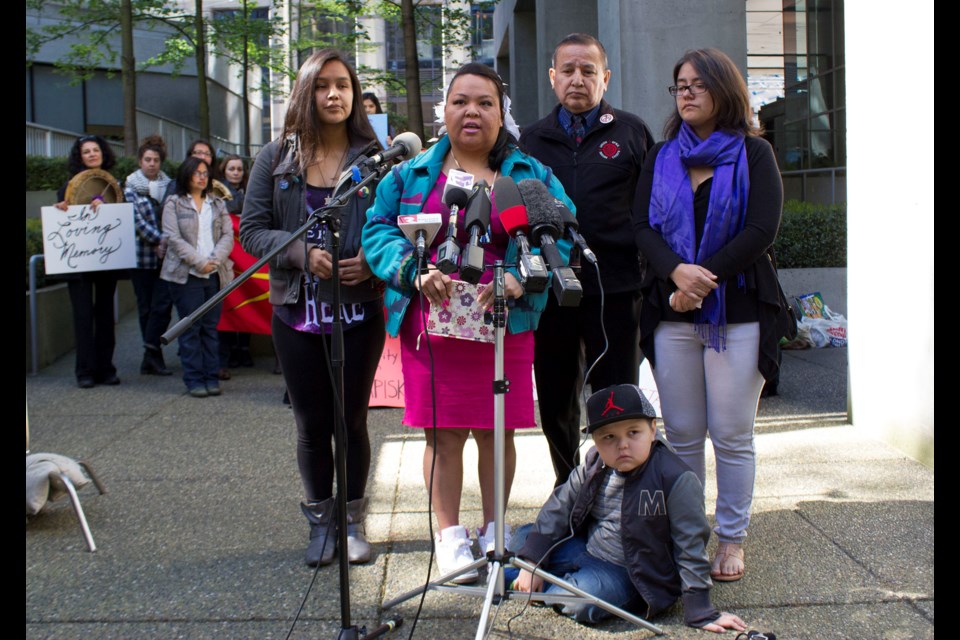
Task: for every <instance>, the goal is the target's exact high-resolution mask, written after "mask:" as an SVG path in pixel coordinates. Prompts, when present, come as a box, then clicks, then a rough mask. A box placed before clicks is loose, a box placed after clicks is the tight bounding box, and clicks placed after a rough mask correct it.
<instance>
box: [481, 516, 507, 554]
mask: <svg viewBox="0 0 960 640" xmlns="http://www.w3.org/2000/svg"><path fill="white" fill-rule="evenodd" d="M485 531H489V532H490V533H489V535H487V533H485ZM511 535H512V533H511V530H510V525H508V524H507V523H503V548H504V550H506V548H507V545H509V544H510V537H511ZM496 542H497V535H496V527H495V525H494V523H493V522H488V523H487V526H486V528H485V529H479V528H478V529H477V543H478V544H479V545H480V553H483V554H487V553H490V552H491V551H493V548H494V547H495V546H496Z"/></svg>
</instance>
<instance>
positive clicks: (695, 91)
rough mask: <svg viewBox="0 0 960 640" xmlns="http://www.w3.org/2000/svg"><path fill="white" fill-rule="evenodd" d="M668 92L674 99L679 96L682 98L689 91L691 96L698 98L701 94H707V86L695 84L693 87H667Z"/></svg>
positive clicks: (700, 83) (699, 83)
mask: <svg viewBox="0 0 960 640" xmlns="http://www.w3.org/2000/svg"><path fill="white" fill-rule="evenodd" d="M667 91H669V92H670V95H672V96H673V97H674V98H676V97H677V96H682V95H683V93H684V92H685V91H689V92H690V94H691V95H694V96H698V95H700V94H701V93H706V92H707V85H705V84H703V83H702V82H695V83H694V84H691V85H679V86H673V87H667Z"/></svg>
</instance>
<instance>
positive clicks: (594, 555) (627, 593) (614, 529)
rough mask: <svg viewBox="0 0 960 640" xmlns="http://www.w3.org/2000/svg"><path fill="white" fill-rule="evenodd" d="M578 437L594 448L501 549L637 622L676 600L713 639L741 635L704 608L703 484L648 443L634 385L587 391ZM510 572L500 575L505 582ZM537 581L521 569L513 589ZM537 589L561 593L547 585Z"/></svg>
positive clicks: (594, 612)
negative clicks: (583, 425)
mask: <svg viewBox="0 0 960 640" xmlns="http://www.w3.org/2000/svg"><path fill="white" fill-rule="evenodd" d="M585 431H586V432H587V433H589V434H590V435H591V436H592V437H593V443H594V447H593V448H592V449H591V450H590V452H589V453H587V456H586V459H585V462H584V463H583V464H581V465H580V466H579V467H577V468H576V469H574V470H573V472H571V474H570V477H569V478H568V480H567V482H566V483H565V484H563V485H561V486H560V487H557V489H555V490H554V492H553V495H552V496H551V497H550V498H549V499H548V500H547V502H546V504H544V505H543V508H542V509H541V510H540V515H539V516H537V521H536V523H534V524H533V525H527V526H525V527H521V528H520V529H519V530H518V531H517V533H516V534H515V535H514V536H513V540H511V544H510V547H511V550H514V551H516V550H517V549H519V550H518V551H516V555H517V556H519V557H521V558H524V559H526V560H528V561H529V562H531V563H537V562H540V563H542V567H543V569H545V570H546V571H549V572H550V573H552V574H554V575H556V576H558V577H562V578H563V579H564V580H566V581H568V582H570V583H572V584H573V585H575V586H577V587H578V588H580V589H582V590H584V591H586V592H587V593H589V594H591V595H593V596H596V597H597V598H600V599H601V600H605V601H606V602H608V603H610V604H612V605H614V606H617V607H620V608H622V609H626V610H628V611H632V612H636V613H638V614H639V615H642V616H644V617H646V618H650V617H651V616H654V615H656V614H657V613H659V612H661V611H663V610H664V609H666V608H668V607H670V606H671V605H672V604H673V603H674V602H676V600H677V598H682V599H683V618H684V622H685V623H686V624H688V625H690V626H693V627H699V628H701V629H706V630H708V631H715V632H718V633H719V632H723V631H724V630H725V629H733V630H737V631H744V630H746V626H745V625H744V622H743V620H741V619H740V618H738V617H737V616H735V615H733V614H731V613H721V612H719V611H717V610H716V609H715V608H714V607H713V605H712V604H711V602H710V587H711V586H712V583H711V581H710V562H709V560H708V559H707V549H706V546H707V540H708V539H709V536H710V527H709V524H708V523H707V517H706V513H705V512H704V506H703V502H704V500H703V487H702V486H701V485H700V481H699V480H698V479H697V476H696V474H695V473H694V472H693V471H691V470H690V468H689V467H687V466H686V465H685V464H684V463H683V462H681V461H680V459H679V458H678V457H677V456H676V454H675V453H674V452H673V451H672V450H671V449H670V448H669V447H668V446H667V444H666V443H665V442H664V441H662V440H660V439H658V438H657V424H656V412H655V411H654V409H653V406H652V405H651V404H650V402H649V401H648V400H647V399H646V397H644V395H643V392H642V391H640V389H639V387H637V386H635V385H630V384H621V385H614V386H612V387H608V388H606V389H603V390H602V391H598V392H596V393H594V394H593V395H591V396H590V398H589V399H588V400H587V426H586V428H585ZM558 543H559V546H558ZM555 546H556V547H557V548H556V549H554V547H555ZM551 550H552V553H551ZM548 554H549V555H548ZM516 571H517V570H516V569H508V571H507V573H506V574H505V575H506V577H507V579H508V580H509V579H512V577H513V575H516ZM543 583H544V580H543V579H542V578H541V577H540V576H539V575H536V574H531V573H529V572H527V571H521V572H520V574H519V576H518V577H517V578H516V581H515V582H514V583H513V588H514V589H516V590H518V591H531V590H533V591H540V590H541V589H543V586H544V584H543ZM544 593H556V594H567V592H566V591H565V590H564V589H562V588H560V587H557V586H556V585H553V584H548V585H547V587H546V589H545V590H544ZM556 608H557V609H558V610H560V611H561V612H562V613H563V614H565V615H568V616H570V617H572V618H574V619H575V620H577V621H578V622H587V623H594V622H598V621H599V620H601V619H603V618H605V617H607V616H609V615H610V614H609V613H608V612H607V611H605V610H604V609H602V608H600V607H598V606H597V605H594V604H591V603H589V602H582V603H577V604H566V605H559V604H558V605H556Z"/></svg>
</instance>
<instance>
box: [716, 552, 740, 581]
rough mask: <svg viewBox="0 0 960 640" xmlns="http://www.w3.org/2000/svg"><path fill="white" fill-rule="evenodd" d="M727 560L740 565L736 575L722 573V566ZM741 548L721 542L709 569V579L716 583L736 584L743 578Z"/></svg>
mask: <svg viewBox="0 0 960 640" xmlns="http://www.w3.org/2000/svg"><path fill="white" fill-rule="evenodd" d="M728 560H736V561H739V563H740V571H739V572H737V573H723V569H722V567H723V565H724V564H725V563H726V562H727V561H728ZM743 572H744V565H743V547H742V546H740V545H739V544H737V543H735V542H721V543H720V544H718V545H717V555H716V556H714V558H713V566H712V567H711V569H710V577H711V578H713V579H714V580H716V581H717V582H736V581H737V580H739V579H740V578H742V577H743Z"/></svg>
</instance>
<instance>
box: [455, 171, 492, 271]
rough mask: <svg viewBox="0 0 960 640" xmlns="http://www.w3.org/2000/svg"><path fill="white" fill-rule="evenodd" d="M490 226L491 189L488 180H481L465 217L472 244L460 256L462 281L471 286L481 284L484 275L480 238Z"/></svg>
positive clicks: (465, 226)
mask: <svg viewBox="0 0 960 640" xmlns="http://www.w3.org/2000/svg"><path fill="white" fill-rule="evenodd" d="M489 226H490V189H489V187H488V186H487V181H486V180H481V181H480V182H478V183H477V186H476V187H475V188H474V192H473V196H471V198H470V202H468V203H467V209H466V212H465V213H464V215H463V227H464V229H466V230H467V231H469V232H470V242H469V243H468V244H467V246H465V247H464V248H463V253H461V254H460V279H461V280H463V281H464V282H468V283H470V284H477V283H479V282H480V276H482V275H483V247H481V246H480V236H481V234H484V233H486V232H487V227H489Z"/></svg>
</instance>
